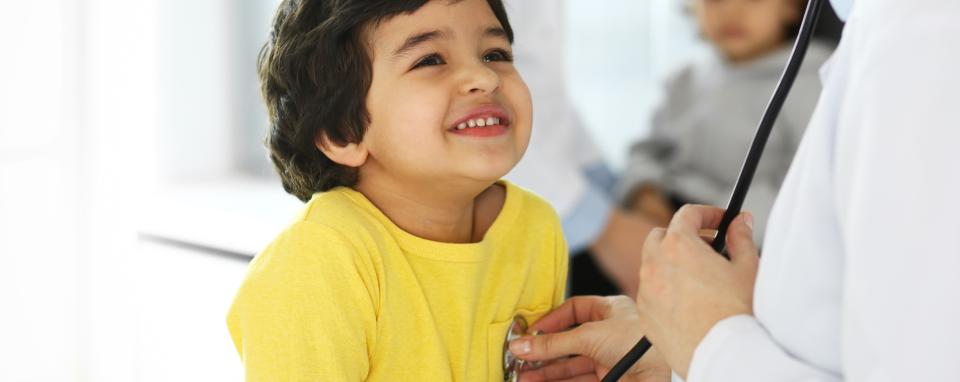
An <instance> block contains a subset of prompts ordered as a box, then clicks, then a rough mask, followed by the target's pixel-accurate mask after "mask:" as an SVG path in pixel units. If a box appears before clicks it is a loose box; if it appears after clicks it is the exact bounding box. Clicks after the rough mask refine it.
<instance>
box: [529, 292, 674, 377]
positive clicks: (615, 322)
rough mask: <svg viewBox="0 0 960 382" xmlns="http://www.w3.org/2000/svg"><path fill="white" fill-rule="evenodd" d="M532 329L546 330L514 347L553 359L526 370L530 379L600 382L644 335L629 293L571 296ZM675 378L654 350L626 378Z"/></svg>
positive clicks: (541, 358)
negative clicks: (534, 368)
mask: <svg viewBox="0 0 960 382" xmlns="http://www.w3.org/2000/svg"><path fill="white" fill-rule="evenodd" d="M578 324H579V326H576V327H575V328H572V329H571V327H573V326H574V325H578ZM531 330H539V331H542V332H544V333H546V334H542V335H539V336H535V337H524V338H521V339H518V340H515V341H513V342H512V343H511V344H510V350H511V351H512V352H513V353H514V355H516V356H518V357H520V358H522V359H525V360H530V361H548V360H553V361H552V362H550V363H548V364H547V365H546V366H544V367H542V368H539V369H536V370H530V371H527V372H524V373H523V374H521V376H520V380H521V381H525V382H530V381H561V380H562V381H599V380H600V378H602V377H603V376H604V375H606V373H607V372H608V371H609V369H610V368H611V367H612V366H613V365H614V364H615V363H616V362H617V361H618V360H619V359H620V357H622V356H623V355H624V354H625V353H626V352H627V351H628V350H630V348H632V347H633V345H634V344H636V343H637V341H639V340H640V338H641V337H643V333H642V332H641V329H640V316H639V313H638V312H637V308H636V305H634V302H633V301H632V300H631V299H629V298H627V297H625V296H613V297H598V296H586V297H574V298H571V299H569V300H567V301H566V302H565V303H563V305H560V306H559V307H558V308H557V309H555V310H554V311H553V312H550V313H549V314H547V315H546V316H544V317H543V318H541V319H540V320H539V321H537V323H536V324H534V325H533V327H532V328H531ZM568 356H574V357H568ZM670 377H671V371H670V367H668V366H667V364H666V363H665V362H664V361H663V358H662V357H661V356H660V354H659V353H657V351H656V348H654V349H651V351H650V352H648V353H647V355H645V356H644V357H643V358H642V359H641V360H640V362H638V363H637V364H636V365H634V366H633V368H632V369H630V371H629V373H627V375H625V376H624V378H623V379H622V380H623V381H641V382H667V381H670Z"/></svg>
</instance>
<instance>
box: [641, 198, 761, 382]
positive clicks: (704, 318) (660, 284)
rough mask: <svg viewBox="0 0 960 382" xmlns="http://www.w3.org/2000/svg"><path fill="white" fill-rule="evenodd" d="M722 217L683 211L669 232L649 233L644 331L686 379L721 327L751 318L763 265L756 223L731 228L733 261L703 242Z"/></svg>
mask: <svg viewBox="0 0 960 382" xmlns="http://www.w3.org/2000/svg"><path fill="white" fill-rule="evenodd" d="M723 212H724V210H723V209H721V208H717V207H708V206H695V205H687V206H684V207H683V208H681V209H680V210H679V211H677V213H676V214H675V215H674V217H673V220H672V221H671V223H670V227H669V228H667V229H662V228H656V229H654V230H653V232H651V233H650V236H649V237H648V238H647V240H646V243H645V244H644V248H643V260H642V266H641V268H640V289H639V291H638V294H637V307H638V310H639V314H640V317H641V328H642V330H644V331H645V332H646V334H647V336H648V337H649V339H650V341H651V342H652V343H653V348H654V349H658V350H659V351H660V352H661V353H662V354H663V356H664V357H665V359H666V360H667V362H668V363H669V364H670V366H671V367H672V368H673V370H674V371H676V372H677V373H678V374H680V375H681V376H682V377H684V378H686V375H687V370H688V369H689V367H690V360H691V359H692V358H693V352H694V350H695V349H696V347H697V345H698V344H699V343H700V341H702V340H703V337H704V336H706V334H707V332H708V331H709V330H710V329H711V328H712V327H713V326H714V325H715V324H716V323H717V322H718V321H720V320H723V319H724V318H727V317H731V316H735V315H740V314H753V286H754V283H755V281H756V276H757V267H758V263H759V257H758V255H757V247H756V246H755V245H754V243H753V229H752V226H753V217H752V216H751V215H750V214H749V213H745V214H741V215H740V216H738V217H737V218H736V219H735V220H734V221H733V223H732V224H731V225H730V228H729V230H728V231H727V247H728V248H727V252H728V253H729V254H730V260H729V261H728V260H727V259H725V258H723V257H721V256H719V255H718V254H717V253H716V252H714V251H713V249H712V248H711V247H710V245H709V244H708V243H707V242H706V241H705V240H704V239H703V238H702V237H701V230H715V229H717V227H718V226H719V224H720V220H721V218H722V217H723Z"/></svg>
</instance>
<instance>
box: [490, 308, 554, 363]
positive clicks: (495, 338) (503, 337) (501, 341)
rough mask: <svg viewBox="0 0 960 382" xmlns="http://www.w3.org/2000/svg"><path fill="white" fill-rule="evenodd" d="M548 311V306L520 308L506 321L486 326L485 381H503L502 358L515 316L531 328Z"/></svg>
mask: <svg viewBox="0 0 960 382" xmlns="http://www.w3.org/2000/svg"><path fill="white" fill-rule="evenodd" d="M549 311H550V305H542V306H537V307H535V308H532V309H526V308H520V309H516V310H515V311H514V315H513V316H511V317H510V318H509V319H507V320H503V321H497V322H494V323H492V324H490V325H488V326H487V359H488V362H487V376H488V378H487V380H488V381H503V364H504V356H505V355H506V349H507V343H506V342H507V331H508V330H510V325H511V324H513V319H514V318H515V317H517V316H520V317H523V319H524V320H526V321H527V324H528V325H529V326H532V325H533V324H534V323H535V322H537V320H539V319H540V317H543V316H544V315H546V314H547V312H549Z"/></svg>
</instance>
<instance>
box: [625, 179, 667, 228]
mask: <svg viewBox="0 0 960 382" xmlns="http://www.w3.org/2000/svg"><path fill="white" fill-rule="evenodd" d="M630 206H632V207H631V212H633V213H635V214H638V215H641V216H644V217H646V218H647V219H649V220H650V221H652V222H653V224H655V225H656V226H658V227H666V226H667V225H669V224H670V219H672V218H673V213H674V210H673V204H672V203H670V201H669V200H668V199H667V197H666V195H664V194H663V191H661V190H660V188H659V187H657V186H652V185H646V186H641V187H640V188H639V189H638V190H637V191H635V192H634V193H633V200H631V201H630Z"/></svg>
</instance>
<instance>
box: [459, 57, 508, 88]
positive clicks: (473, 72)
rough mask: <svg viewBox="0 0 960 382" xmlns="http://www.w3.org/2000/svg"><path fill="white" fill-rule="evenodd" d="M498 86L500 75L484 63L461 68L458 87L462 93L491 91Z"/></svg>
mask: <svg viewBox="0 0 960 382" xmlns="http://www.w3.org/2000/svg"><path fill="white" fill-rule="evenodd" d="M499 87H500V75H499V74H497V72H495V71H493V69H490V68H489V67H487V66H486V65H484V64H482V63H480V64H474V65H470V66H469V67H465V68H463V79H462V80H461V85H460V89H461V92H462V93H463V94H472V93H493V92H494V91H496V90H497V89H498V88H499Z"/></svg>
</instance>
